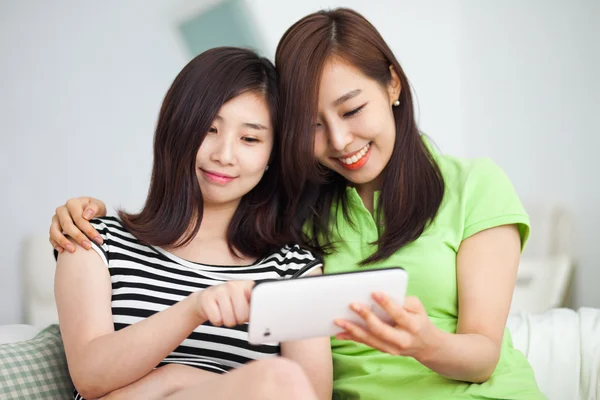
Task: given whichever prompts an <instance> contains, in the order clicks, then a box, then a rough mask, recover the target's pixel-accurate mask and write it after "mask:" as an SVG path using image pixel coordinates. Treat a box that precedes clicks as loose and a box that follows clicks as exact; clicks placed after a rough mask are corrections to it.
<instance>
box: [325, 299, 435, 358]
mask: <svg viewBox="0 0 600 400" xmlns="http://www.w3.org/2000/svg"><path fill="white" fill-rule="evenodd" d="M372 297H373V300H375V301H376V302H377V304H379V305H380V306H381V308H382V309H383V310H384V311H385V312H386V313H387V314H388V315H389V317H390V318H391V320H392V321H393V322H392V324H389V323H386V322H383V321H382V320H381V319H380V318H379V317H378V316H377V315H375V314H374V313H373V312H372V311H371V310H370V309H369V308H368V307H365V306H364V305H361V304H356V303H353V304H351V305H350V309H352V311H354V312H355V313H356V314H358V315H359V316H360V317H361V318H362V319H363V320H364V322H365V325H366V327H362V326H360V325H357V324H355V323H353V322H350V321H347V320H336V321H335V324H336V325H337V326H339V327H340V328H342V329H344V332H341V333H339V334H338V335H336V339H339V340H354V341H355V342H360V343H364V344H366V345H367V346H370V347H373V348H375V349H377V350H379V351H382V352H385V353H389V354H392V355H402V356H409V357H414V358H416V359H417V360H420V359H421V358H423V357H427V356H429V355H430V354H432V353H434V352H435V349H436V348H437V347H438V345H439V343H440V334H439V333H440V332H441V330H440V329H439V328H438V327H436V326H435V325H434V324H433V322H431V320H430V319H429V316H428V315H427V312H426V311H425V307H423V304H422V303H421V301H420V300H419V299H418V298H416V297H406V298H405V300H404V304H403V305H399V304H397V303H396V302H394V301H393V300H392V299H390V297H389V296H387V295H386V294H383V293H373V295H372Z"/></svg>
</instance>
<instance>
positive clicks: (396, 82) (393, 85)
mask: <svg viewBox="0 0 600 400" xmlns="http://www.w3.org/2000/svg"><path fill="white" fill-rule="evenodd" d="M390 74H391V76H392V79H391V80H390V83H389V85H388V94H389V96H390V105H392V104H394V103H395V102H396V100H398V99H399V98H400V92H401V91H402V85H401V84H400V77H399V76H398V73H397V72H396V69H395V68H394V66H393V65H390Z"/></svg>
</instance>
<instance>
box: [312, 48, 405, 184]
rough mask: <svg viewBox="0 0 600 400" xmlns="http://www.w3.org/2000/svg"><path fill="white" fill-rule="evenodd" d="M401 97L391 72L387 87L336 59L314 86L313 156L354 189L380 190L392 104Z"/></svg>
mask: <svg viewBox="0 0 600 400" xmlns="http://www.w3.org/2000/svg"><path fill="white" fill-rule="evenodd" d="M399 95H400V83H399V79H398V76H397V75H396V74H395V73H394V72H393V71H392V81H391V82H390V83H389V84H388V85H387V87H382V85H381V84H379V82H377V81H375V80H374V79H371V78H369V77H368V76H366V75H364V74H363V73H362V72H361V71H360V70H359V69H357V68H356V67H354V66H352V65H350V64H348V63H346V62H343V61H340V60H337V59H331V60H328V61H327V63H326V64H325V65H324V69H323V75H322V76H321V82H320V86H319V105H318V116H317V125H316V129H315V145H314V154H315V157H316V158H317V159H318V161H319V163H321V164H322V165H324V166H326V167H327V168H330V169H332V170H334V171H336V172H338V173H339V174H340V175H342V176H343V177H344V178H346V180H348V181H349V182H350V183H351V184H354V185H355V186H360V185H365V184H375V185H379V184H380V182H379V178H380V176H381V173H382V171H383V169H384V168H385V167H386V165H387V164H388V162H389V160H390V157H391V155H392V151H393V149H394V143H395V140H396V125H395V121H394V115H393V113H392V106H393V103H394V102H395V101H396V100H397V99H398V96H399Z"/></svg>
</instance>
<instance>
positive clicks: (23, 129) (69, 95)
mask: <svg viewBox="0 0 600 400" xmlns="http://www.w3.org/2000/svg"><path fill="white" fill-rule="evenodd" d="M171 4H172V2H169V1H168V0H151V1H148V0H144V1H141V0H138V1H125V2H123V1H118V0H109V1H103V2H89V1H85V2H80V1H73V0H72V1H67V0H61V1H52V2H46V1H43V0H39V1H33V0H26V1H2V2H0V52H1V53H0V54H1V56H0V57H1V59H2V61H1V62H0V122H1V125H0V126H1V128H0V129H1V134H0V170H1V171H2V178H1V181H0V182H1V185H2V197H1V199H0V221H2V224H1V225H0V276H2V278H1V279H0V305H1V306H0V324H2V323H15V322H19V321H20V320H21V315H20V310H21V302H20V290H19V277H20V271H19V268H18V264H19V246H20V242H21V240H22V238H23V236H24V235H27V234H33V233H42V234H45V233H46V232H47V231H48V226H49V222H50V218H51V216H52V214H53V211H54V208H55V207H56V206H57V205H59V204H62V203H64V201H65V199H66V198H68V197H71V196H80V195H95V196H98V197H100V198H102V199H103V200H105V201H106V202H107V204H108V206H109V207H110V208H112V207H113V206H116V205H118V204H120V205H122V206H124V207H127V208H128V209H131V210H135V209H137V208H139V207H140V206H141V205H142V204H143V201H144V199H145V194H146V191H147V187H148V181H149V174H150V168H151V161H152V153H151V151H152V135H153V129H154V124H155V120H156V116H157V114H158V109H159V106H160V103H161V101H162V97H163V95H164V94H165V92H166V90H167V89H168V86H169V85H170V83H171V81H172V80H173V78H174V77H175V75H176V74H177V73H178V72H179V70H180V69H181V68H182V67H183V65H184V63H185V62H186V61H187V59H188V55H187V54H186V53H185V52H184V49H183V48H182V47H181V45H180V44H179V40H178V38H177V37H176V36H175V35H176V32H175V31H174V30H173V29H172V27H171V26H170V25H169V21H168V20H166V18H165V15H171V14H172V13H171V11H172V10H171V9H170V7H171ZM48 251H51V247H50V245H48Z"/></svg>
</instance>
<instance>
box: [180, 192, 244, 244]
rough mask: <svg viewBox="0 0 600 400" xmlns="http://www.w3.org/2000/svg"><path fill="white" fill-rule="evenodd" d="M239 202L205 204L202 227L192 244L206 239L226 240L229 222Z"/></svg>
mask: <svg viewBox="0 0 600 400" xmlns="http://www.w3.org/2000/svg"><path fill="white" fill-rule="evenodd" d="M239 204H240V202H239V201H236V202H231V203H226V204H204V212H203V214H202V222H201V224H200V229H199V230H198V233H196V235H195V236H194V239H192V241H191V242H190V244H192V243H194V242H204V241H206V240H226V239H227V229H228V228H229V223H230V222H231V219H232V218H233V214H235V210H237V208H238V206H239Z"/></svg>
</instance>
